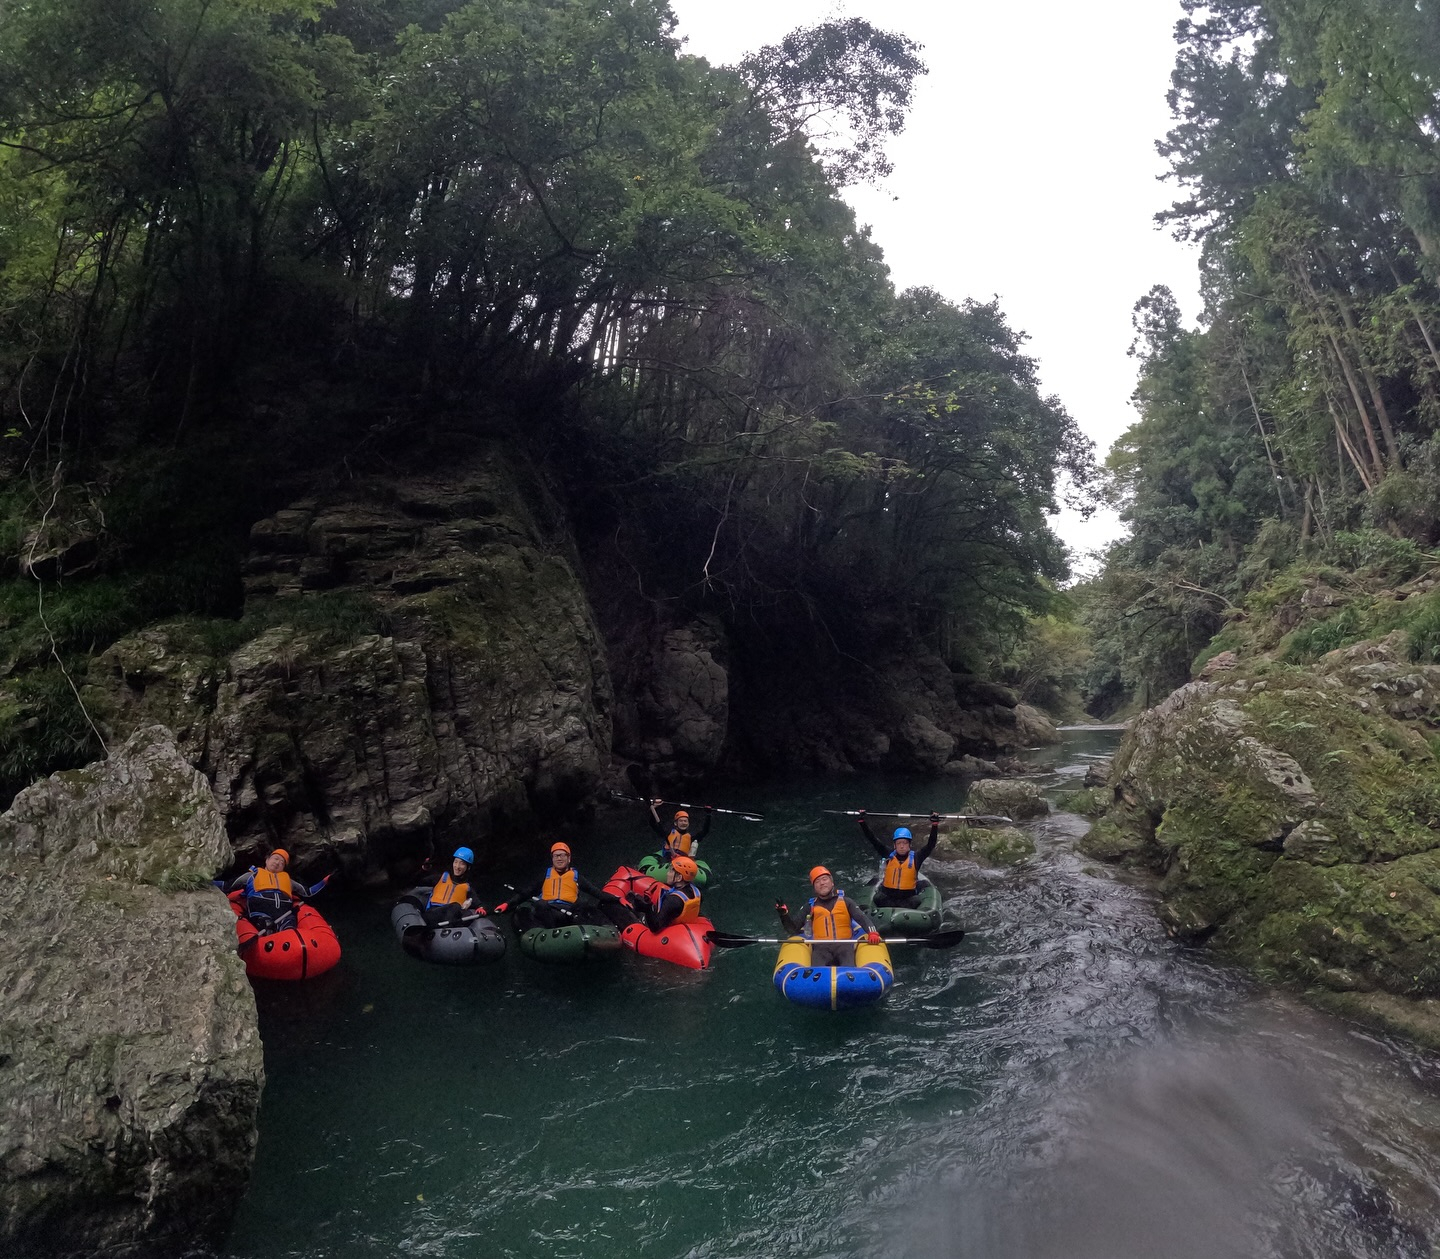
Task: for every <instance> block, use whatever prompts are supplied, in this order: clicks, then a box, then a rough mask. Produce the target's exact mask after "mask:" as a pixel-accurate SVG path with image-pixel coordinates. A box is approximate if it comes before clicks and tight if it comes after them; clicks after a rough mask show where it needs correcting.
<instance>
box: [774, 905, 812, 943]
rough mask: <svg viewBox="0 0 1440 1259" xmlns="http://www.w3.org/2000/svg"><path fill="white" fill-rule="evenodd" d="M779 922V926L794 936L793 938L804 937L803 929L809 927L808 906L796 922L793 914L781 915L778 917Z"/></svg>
mask: <svg viewBox="0 0 1440 1259" xmlns="http://www.w3.org/2000/svg"><path fill="white" fill-rule="evenodd" d="M780 922H781V924H782V925H783V926H784V928H785V930H786V931H788V932H789V933H790V934H791V935H794V936H798V935H804V934H805V928H806V927H807V926H808V925H809V923H810V910H809V907H808V906H807V907H806V910H805V912H804V913H803V914H801V915H800V917H799V919H798V920H797V919H796V917H795V915H794V914H790V913H784V914H781V915H780Z"/></svg>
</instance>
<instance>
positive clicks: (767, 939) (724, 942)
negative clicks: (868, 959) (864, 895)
mask: <svg viewBox="0 0 1440 1259" xmlns="http://www.w3.org/2000/svg"><path fill="white" fill-rule="evenodd" d="M705 938H706V939H707V940H709V941H710V943H711V944H713V945H714V946H715V947H716V948H717V949H743V948H744V947H745V946H746V945H748V944H793V943H797V942H799V943H805V944H814V943H815V941H813V940H805V939H804V937H802V936H787V937H785V938H784V939H780V938H778V937H775V936H742V935H732V934H731V933H730V932H728V931H707V932H706V933H705ZM964 938H965V932H964V931H962V930H961V929H960V928H959V927H955V928H952V929H951V930H949V931H937V932H935V934H934V935H928V936H916V937H914V938H913V939H905V940H886V941H885V943H886V944H918V945H919V946H920V947H921V948H922V949H953V948H954V947H955V946H956V945H957V944H959V943H960V941H961V940H963V939H964ZM864 942H865V941H864V937H863V936H862V937H861V938H860V940H858V941H855V943H859V944H863V943H864ZM821 943H822V944H837V943H838V944H846V943H850V942H849V941H845V940H838V941H836V940H822V941H821Z"/></svg>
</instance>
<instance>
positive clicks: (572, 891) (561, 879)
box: [540, 866, 580, 905]
mask: <svg viewBox="0 0 1440 1259" xmlns="http://www.w3.org/2000/svg"><path fill="white" fill-rule="evenodd" d="M540 899H541V900H542V901H552V902H560V901H563V902H564V903H565V904H567V905H573V904H574V903H575V902H576V901H578V900H579V899H580V876H579V875H577V874H576V873H575V871H574V870H573V869H570V870H566V871H565V873H564V874H556V873H555V867H554V866H551V867H550V868H549V869H548V870H546V871H545V885H544V886H543V887H542V888H541V889H540Z"/></svg>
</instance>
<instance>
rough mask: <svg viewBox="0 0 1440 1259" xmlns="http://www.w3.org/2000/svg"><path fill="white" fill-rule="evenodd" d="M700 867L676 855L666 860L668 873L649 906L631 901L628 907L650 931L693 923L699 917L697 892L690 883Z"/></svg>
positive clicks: (645, 902)
mask: <svg viewBox="0 0 1440 1259" xmlns="http://www.w3.org/2000/svg"><path fill="white" fill-rule="evenodd" d="M699 873H700V867H699V866H697V865H696V864H695V859H694V858H693V857H685V856H681V855H679V854H678V853H677V854H676V855H675V856H674V857H671V858H670V872H669V873H668V874H667V875H666V876H665V883H664V884H663V885H662V887H661V890H660V892H659V894H658V895H657V896H656V897H655V900H654V901H653V903H652V902H649V901H645V900H641V899H638V898H632V899H631V901H630V904H631V906H632V907H633V908H635V909H636V910H638V911H639V913H640V914H641V916H642V917H644V919H645V925H646V926H647V927H649V928H650V930H651V931H664V930H665V928H666V927H668V926H671V925H672V924H674V923H677V922H680V923H685V922H694V921H695V919H697V918H698V917H700V889H699V888H697V887H696V886H695V883H694V879H695V876H696V875H697V874H699Z"/></svg>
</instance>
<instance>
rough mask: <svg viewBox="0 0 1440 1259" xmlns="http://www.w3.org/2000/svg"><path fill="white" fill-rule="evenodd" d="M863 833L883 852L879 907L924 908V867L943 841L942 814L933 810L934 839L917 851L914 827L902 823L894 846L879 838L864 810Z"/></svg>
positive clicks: (878, 894) (862, 815) (897, 828)
mask: <svg viewBox="0 0 1440 1259" xmlns="http://www.w3.org/2000/svg"><path fill="white" fill-rule="evenodd" d="M859 821H860V833H861V834H862V835H864V836H865V838H866V839H868V840H869V841H870V846H871V847H872V848H873V849H875V851H876V852H878V853H879V854H880V857H881V860H882V861H883V862H884V864H883V865H882V866H881V867H880V886H879V887H877V888H876V889H875V907H876V908H877V909H880V908H887V909H918V908H919V907H920V891H919V881H920V867H921V866H923V865H924V864H925V860H926V858H927V857H929V856H930V854H931V853H932V852H934V851H935V845H936V844H937V843H938V842H939V840H940V815H939V814H938V813H936V812H935V811H934V810H933V809H932V810H931V811H930V838H929V840H927V841H926V844H925V847H924V848H922V849H921V850H920V851H919V852H916V851H915V847H914V841H913V840H912V839H911V836H910V828H909V827H907V826H898V827H896V828H895V834H894V835H892V836H891V837H890V846H889V847H888V848H887V847H886V845H885V842H884V841H883V840H881V839H877V838H876V836H875V832H874V831H872V830H871V829H870V824H869V822H867V821H866V820H865V810H864V809H861V810H860V818H859Z"/></svg>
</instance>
